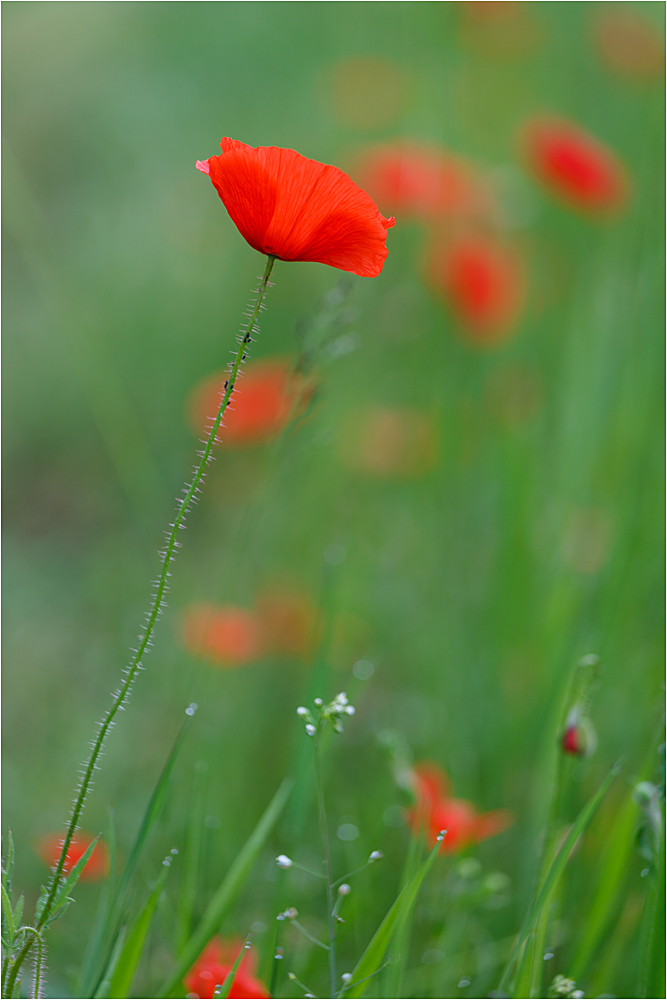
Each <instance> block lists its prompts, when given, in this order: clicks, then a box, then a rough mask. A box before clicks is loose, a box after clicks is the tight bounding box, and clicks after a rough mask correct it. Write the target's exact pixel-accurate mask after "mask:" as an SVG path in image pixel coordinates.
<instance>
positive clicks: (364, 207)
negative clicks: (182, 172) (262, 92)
mask: <svg viewBox="0 0 667 1000" xmlns="http://www.w3.org/2000/svg"><path fill="white" fill-rule="evenodd" d="M220 146H221V149H222V153H221V155H220V156H211V157H210V158H209V159H208V160H205V161H204V162H203V163H202V162H200V161H199V160H198V161H197V169H198V170H201V171H202V172H203V173H205V174H208V175H209V177H210V178H211V180H212V182H213V185H214V187H215V189H216V191H217V192H218V194H219V195H220V197H221V198H222V201H223V202H224V205H225V208H226V209H227V211H228V212H229V215H230V218H231V220H232V222H233V223H234V225H235V226H236V228H237V229H238V231H239V232H240V233H241V236H243V238H244V239H245V240H246V241H247V242H248V243H249V244H250V246H251V247H253V248H254V249H255V250H259V252H260V253H265V254H270V255H272V256H274V257H278V258H279V259H280V260H304V261H318V262H319V263H320V264H330V265H331V267H338V268H340V269H341V270H342V271H352V272H353V273H354V274H359V275H361V276H363V277H371V278H372V277H375V276H376V275H378V274H379V273H380V271H381V270H382V265H383V264H384V262H385V259H386V257H387V248H386V246H385V239H386V232H387V229H389V228H390V227H391V226H393V225H394V219H393V218H391V219H385V218H384V216H383V215H380V212H379V211H378V208H377V205H376V204H375V203H374V202H373V200H372V199H371V198H370V197H369V195H367V194H366V192H365V191H362V189H361V188H360V187H357V185H356V184H355V183H354V181H352V180H350V178H349V177H348V176H347V174H344V173H343V171H342V170H339V169H338V167H331V166H327V165H326V164H324V163H318V162H317V160H309V159H307V158H306V157H305V156H301V155H300V154H299V153H296V152H295V151H294V150H293V149H280V148H278V147H277V146H258V147H257V149H254V148H253V147H252V146H246V144H245V143H243V142H237V141H236V140H235V139H222V141H221V143H220Z"/></svg>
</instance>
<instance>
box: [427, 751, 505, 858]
mask: <svg viewBox="0 0 667 1000" xmlns="http://www.w3.org/2000/svg"><path fill="white" fill-rule="evenodd" d="M412 780H413V787H414V793H415V798H416V802H415V805H414V806H413V807H412V808H411V809H410V810H409V811H408V822H409V824H410V826H411V827H412V830H413V831H414V833H416V834H418V833H420V832H421V831H422V830H424V831H425V832H426V836H427V838H428V842H429V844H434V843H435V840H436V838H437V836H438V833H439V832H440V831H441V830H447V836H446V837H445V839H444V840H443V842H442V847H441V848H440V850H441V851H443V852H445V853H447V854H453V853H455V852H456V851H460V850H463V848H465V847H468V846H470V845H471V844H477V843H479V842H480V841H481V840H486V839H487V838H488V837H493V836H495V834H497V833H501V832H502V831H503V830H506V829H507V827H508V826H509V825H510V824H511V823H512V822H513V819H512V814H511V813H510V812H508V811H507V810H506V809H495V810H494V811H493V812H487V813H478V812H477V810H476V809H475V807H474V805H473V804H472V803H471V802H466V801H465V800H464V799H455V798H452V796H451V795H450V783H449V779H448V778H447V775H446V774H445V773H444V771H443V770H442V769H441V768H440V767H438V765H437V764H431V763H428V762H424V763H421V764H417V765H415V767H414V769H413V773H412Z"/></svg>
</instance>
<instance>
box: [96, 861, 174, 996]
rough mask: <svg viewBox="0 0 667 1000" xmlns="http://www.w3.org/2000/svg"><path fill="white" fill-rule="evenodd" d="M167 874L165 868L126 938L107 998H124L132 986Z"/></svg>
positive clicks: (166, 868)
mask: <svg viewBox="0 0 667 1000" xmlns="http://www.w3.org/2000/svg"><path fill="white" fill-rule="evenodd" d="M168 874H169V868H168V867H166V866H165V868H164V871H163V872H162V873H161V875H160V877H159V878H158V880H157V883H156V885H155V888H154V889H153V891H152V892H151V894H150V896H149V897H148V899H147V900H146V902H145V903H144V907H143V909H142V910H141V912H140V913H139V916H138V917H137V919H136V920H135V922H134V924H133V926H132V929H131V930H130V933H129V934H128V936H127V939H126V941H125V944H124V946H123V950H122V952H121V953H120V955H119V957H118V962H117V964H116V968H115V969H114V972H113V976H112V977H111V983H110V986H109V993H108V996H109V997H121V998H122V997H126V996H127V995H128V993H129V991H130V986H131V985H132V980H133V979H134V974H135V972H136V969H137V965H138V964H139V959H140V958H141V954H142V952H143V949H144V943H145V941H146V935H147V934H148V928H149V927H150V925H151V920H152V919H153V914H154V913H155V907H156V906H157V904H158V900H159V899H160V896H161V894H162V890H163V889H164V884H165V882H166V880H167V875H168Z"/></svg>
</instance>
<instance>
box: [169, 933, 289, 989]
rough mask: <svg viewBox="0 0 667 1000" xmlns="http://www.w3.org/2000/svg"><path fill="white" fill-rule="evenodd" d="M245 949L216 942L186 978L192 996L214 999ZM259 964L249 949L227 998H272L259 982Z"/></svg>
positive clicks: (208, 947)
mask: <svg viewBox="0 0 667 1000" xmlns="http://www.w3.org/2000/svg"><path fill="white" fill-rule="evenodd" d="M242 947H243V942H242V941H225V940H223V938H219V937H216V938H213V940H212V941H211V942H210V943H209V944H208V945H207V946H206V948H205V949H204V951H203V952H202V954H201V955H200V956H199V958H198V959H197V961H196V962H195V964H194V965H193V966H192V968H191V969H190V971H189V972H188V974H187V975H186V976H185V985H186V987H187V989H188V995H189V996H191V997H193V998H194V997H200V998H201V1000H204V998H208V997H212V996H213V993H214V992H215V987H216V986H218V985H220V984H222V983H223V982H224V980H225V977H226V976H227V974H228V973H229V972H230V970H231V968H232V966H233V964H234V962H235V961H236V958H237V956H238V953H239V951H240V950H241V948H242ZM256 964H257V959H256V956H255V954H254V952H253V951H252V949H249V950H248V951H247V952H246V954H245V955H244V957H243V958H242V959H241V964H240V965H239V967H238V969H237V970H236V975H235V976H234V980H233V982H232V985H231V989H230V991H229V993H228V994H227V996H229V997H248V998H254V1000H264V998H268V997H270V996H271V994H270V993H269V992H268V991H267V989H266V987H265V986H264V984H263V983H261V982H260V981H259V979H255V976H254V973H255V966H256Z"/></svg>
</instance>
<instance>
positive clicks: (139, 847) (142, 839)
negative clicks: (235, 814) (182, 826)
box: [80, 716, 192, 997]
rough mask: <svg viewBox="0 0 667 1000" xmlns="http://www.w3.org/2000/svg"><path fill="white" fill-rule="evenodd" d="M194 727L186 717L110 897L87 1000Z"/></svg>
mask: <svg viewBox="0 0 667 1000" xmlns="http://www.w3.org/2000/svg"><path fill="white" fill-rule="evenodd" d="M191 723H192V717H191V716H186V718H185V721H184V722H183V724H182V726H181V728H180V730H179V731H178V735H177V736H176V739H175V740H174V744H173V746H172V748H171V751H170V753H169V756H168V757H167V760H166V761H165V765H164V767H163V768H162V771H161V772H160V776H159V778H158V780H157V783H156V785H155V788H154V789H153V794H152V795H151V798H150V801H149V803H148V806H147V807H146V812H145V813H144V817H143V819H142V821H141V826H140V827H139V831H138V833H137V836H136V838H135V841H134V844H133V845H132V850H131V851H130V856H129V858H128V861H127V864H126V865H125V868H124V870H123V874H122V875H121V877H120V879H119V880H118V884H117V888H116V891H115V893H114V892H113V891H112V892H111V893H110V902H109V906H108V916H107V917H106V918H105V922H104V927H103V929H102V931H101V933H100V935H99V939H98V942H97V943H96V944H95V948H94V951H93V953H92V956H91V962H90V965H89V966H88V967H87V968H86V970H85V974H84V973H82V978H81V989H80V992H81V995H82V996H84V997H89V996H91V995H92V996H97V990H98V988H99V987H100V980H101V977H102V975H103V974H104V973H103V969H104V968H105V966H107V967H108V964H109V955H110V954H111V952H112V951H114V950H115V947H116V938H117V935H118V928H119V927H120V925H121V922H124V921H125V920H126V914H125V912H124V910H125V904H126V897H127V892H128V889H129V887H130V884H131V881H132V878H133V876H134V874H135V872H136V869H137V867H138V865H139V862H140V861H141V858H142V856H143V853H144V850H145V848H146V845H147V844H148V842H149V840H150V837H151V835H152V833H153V831H154V829H155V827H156V825H157V823H158V821H159V819H160V816H161V815H162V809H163V808H164V804H165V800H166V798H167V792H168V790H169V780H170V778H171V775H172V772H173V770H174V765H175V763H176V760H177V758H178V755H179V753H180V750H181V747H182V746H183V741H184V739H185V737H186V735H187V732H188V729H189V728H190V725H191ZM91 950H92V949H91ZM107 978H108V976H107Z"/></svg>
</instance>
